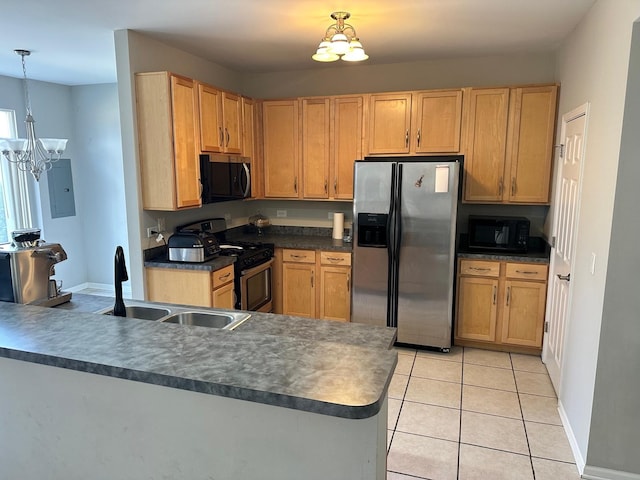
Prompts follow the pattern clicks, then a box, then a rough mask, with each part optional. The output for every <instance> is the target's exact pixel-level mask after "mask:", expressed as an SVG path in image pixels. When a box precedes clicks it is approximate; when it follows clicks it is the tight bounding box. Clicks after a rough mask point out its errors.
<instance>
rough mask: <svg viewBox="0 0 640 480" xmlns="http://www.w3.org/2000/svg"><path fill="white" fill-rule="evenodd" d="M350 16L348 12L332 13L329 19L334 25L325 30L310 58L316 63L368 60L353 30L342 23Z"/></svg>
mask: <svg viewBox="0 0 640 480" xmlns="http://www.w3.org/2000/svg"><path fill="white" fill-rule="evenodd" d="M350 16H351V14H350V13H349V12H333V13H332V14H331V18H333V19H334V20H335V21H336V23H334V24H333V25H331V26H330V27H329V28H327V31H326V32H325V34H324V37H323V38H322V40H321V41H320V45H319V46H318V50H316V53H315V54H314V55H312V56H311V58H313V59H314V60H315V61H317V62H335V61H336V60H338V59H342V60H344V61H347V62H360V61H362V60H366V59H367V58H369V55H367V54H366V53H365V52H364V48H363V47H362V43H360V40H359V39H358V36H357V35H356V30H355V28H353V27H352V26H351V25H349V24H348V23H344V21H345V20H347V19H348V18H349V17H350Z"/></svg>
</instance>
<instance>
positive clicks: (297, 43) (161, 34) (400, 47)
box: [0, 0, 594, 85]
mask: <svg viewBox="0 0 640 480" xmlns="http://www.w3.org/2000/svg"><path fill="white" fill-rule="evenodd" d="M593 3H594V0H562V1H558V0H396V1H381V0H343V2H336V1H335V0H329V1H323V2H321V1H315V0H296V1H293V0H233V1H229V0H226V1H223V0H180V1H178V0H107V1H105V0H101V1H97V0H56V1H51V0H3V1H2V5H3V8H2V24H3V32H2V42H1V45H2V51H0V75H8V76H13V77H21V76H22V69H21V68H22V67H21V64H20V57H19V56H18V55H16V54H15V53H13V50H14V49H17V48H21V49H28V50H31V51H32V52H33V53H32V55H31V56H30V57H28V58H27V60H26V62H27V74H28V76H29V78H34V79H37V80H44V81H49V82H54V83H60V84H65V85H82V84H94V83H111V82H115V81H116V72H115V52H114V40H113V31H114V30H119V29H132V30H137V31H139V32H142V33H145V34H147V35H149V36H151V37H153V38H156V39H157V40H160V41H162V42H165V43H167V44H171V45H173V46H176V47H178V48H181V49H182V50H185V51H188V52H191V53H194V54H196V55H198V56H201V57H203V58H206V59H208V60H210V61H212V62H215V63H217V64H219V65H223V66H225V67H228V68H230V69H232V70H234V71H238V72H274V71H287V70H298V69H309V68H331V67H332V65H333V64H321V63H318V62H314V61H313V60H311V55H312V54H313V53H314V52H315V49H316V48H317V45H318V43H319V41H320V39H321V37H322V36H323V34H324V31H325V30H326V28H327V27H328V26H329V25H330V24H331V23H333V20H332V19H331V18H330V14H331V12H333V11H336V10H345V11H348V12H351V18H350V19H349V21H348V22H347V23H350V24H351V25H353V27H354V28H355V29H356V31H357V33H358V36H359V37H360V40H361V41H362V44H363V46H364V48H365V50H366V52H367V53H368V54H369V56H370V59H369V60H368V61H367V62H365V63H368V64H384V63H395V62H404V61H414V60H428V59H437V58H449V57H460V56H484V55H500V54H509V53H515V52H548V51H553V50H554V49H555V48H556V47H557V46H558V45H559V44H560V43H561V41H562V40H563V38H564V37H565V36H566V35H567V34H568V33H570V32H571V31H572V30H573V28H574V27H575V26H576V24H577V23H579V21H580V19H581V18H582V17H583V16H584V14H585V13H586V12H587V11H588V10H589V8H590V7H591V5H592V4H593ZM26 12H28V13H26ZM340 63H342V62H340Z"/></svg>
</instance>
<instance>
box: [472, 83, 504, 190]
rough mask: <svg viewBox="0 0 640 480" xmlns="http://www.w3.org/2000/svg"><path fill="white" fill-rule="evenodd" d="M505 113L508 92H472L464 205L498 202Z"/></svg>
mask: <svg viewBox="0 0 640 480" xmlns="http://www.w3.org/2000/svg"><path fill="white" fill-rule="evenodd" d="M508 112H509V89H508V88H492V89H475V90H474V89H472V90H471V91H470V94H469V120H468V127H467V128H468V132H467V145H466V148H465V150H466V151H465V159H464V170H465V194H464V199H465V200H466V201H468V202H483V203H492V202H494V203H495V202H502V197H503V192H504V163H505V155H506V141H507V120H508Z"/></svg>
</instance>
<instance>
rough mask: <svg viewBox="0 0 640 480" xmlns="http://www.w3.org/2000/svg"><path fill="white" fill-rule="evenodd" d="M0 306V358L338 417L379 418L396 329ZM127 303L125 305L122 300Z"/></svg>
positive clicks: (80, 305)
mask: <svg viewBox="0 0 640 480" xmlns="http://www.w3.org/2000/svg"><path fill="white" fill-rule="evenodd" d="M112 302H113V299H110V298H108V297H93V296H88V295H79V294H74V297H73V298H72V301H71V302H69V303H68V304H63V305H61V306H59V307H57V308H43V307H34V306H29V305H19V304H13V303H4V302H0V356H3V357H6V358H12V359H17V360H23V361H30V362H35V363H40V364H45V365H50V366H55V367H62V368H68V369H72V370H78V371H83V372H89V373H95V374H100V375H106V376H112V377H117V378H123V379H128V380H134V381H140V382H145V383H152V384H157V385H161V386H166V387H172V388H179V389H184V390H191V391H196V392H201V393H206V394H211V395H220V396H225V397H230V398H237V399H241V400H247V401H254V402H259V403H265V404H270V405H275V406H281V407H286V408H293V409H298V410H305V411H309V412H314V413H319V414H324V415H330V416H336V417H343V418H367V417H370V416H373V415H375V414H377V413H378V412H379V410H380V407H381V405H382V403H383V401H384V399H385V396H386V392H387V389H388V386H389V382H390V380H391V377H392V374H393V371H394V368H395V365H396V362H397V354H396V352H395V351H393V350H389V349H388V347H389V346H390V345H391V344H392V342H393V340H394V338H395V330H394V329H387V328H382V327H378V328H374V327H367V326H364V325H357V324H341V323H335V322H329V321H323V320H310V319H300V318H297V317H288V316H282V315H272V314H262V313H256V312H251V314H252V317H251V318H250V319H249V320H247V321H246V322H245V323H244V324H242V325H240V326H239V327H238V328H237V329H236V330H234V331H226V330H218V329H209V328H204V327H190V326H183V325H176V324H168V323H163V322H156V321H150V320H137V319H132V318H116V317H110V316H105V315H99V314H96V313H90V312H87V311H86V310H91V311H94V310H92V309H93V308H94V307H96V306H97V309H98V310H100V309H102V308H106V306H109V305H111V304H112ZM125 302H126V300H125Z"/></svg>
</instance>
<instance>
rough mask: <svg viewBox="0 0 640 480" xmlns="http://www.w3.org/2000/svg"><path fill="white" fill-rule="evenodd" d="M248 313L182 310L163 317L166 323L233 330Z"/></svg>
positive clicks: (247, 316)
mask: <svg viewBox="0 0 640 480" xmlns="http://www.w3.org/2000/svg"><path fill="white" fill-rule="evenodd" d="M249 316H250V315H249V314H246V313H231V312H230V313H226V312H225V313H222V312H191V311H189V312H180V313H174V314H173V315H169V316H168V317H167V318H164V319H162V322H164V323H179V324H180V325H193V326H196V327H209V328H222V329H224V330H233V329H234V328H236V327H237V326H238V325H240V324H241V323H242V322H244V321H245V320H246V319H247V318H249Z"/></svg>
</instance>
